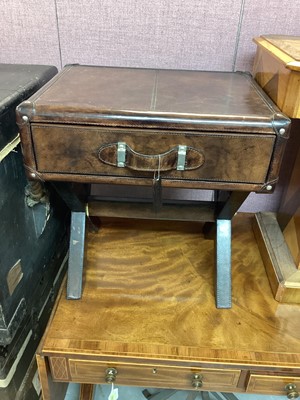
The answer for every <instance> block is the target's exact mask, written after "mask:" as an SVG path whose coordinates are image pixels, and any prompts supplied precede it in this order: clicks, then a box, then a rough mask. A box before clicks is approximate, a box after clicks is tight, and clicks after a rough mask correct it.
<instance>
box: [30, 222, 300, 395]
mask: <svg viewBox="0 0 300 400" xmlns="http://www.w3.org/2000/svg"><path fill="white" fill-rule="evenodd" d="M253 218H254V217H253V216H251V215H240V214H239V215H237V216H236V217H235V219H234V220H233V238H232V268H233V279H234V282H233V283H234V284H233V291H232V301H233V305H232V308H231V309H227V310H221V309H217V308H216V307H215V304H214V278H215V276H214V260H213V258H214V257H213V254H214V242H213V241H211V240H208V239H205V238H204V237H203V234H202V227H203V225H202V223H179V222H174V221H173V222H170V221H169V222H168V224H166V223H165V222H162V221H161V222H158V221H144V220H121V219H119V220H113V219H102V225H101V229H100V230H99V232H98V233H96V232H94V233H92V232H89V233H88V236H87V240H86V260H85V263H86V268H85V274H84V288H83V296H82V298H81V299H79V300H74V301H71V300H67V299H66V288H65V285H64V286H63V287H62V290H61V295H60V297H59V300H58V302H57V305H56V309H55V312H54V313H53V315H52V318H51V321H50V323H49V325H48V328H47V331H46V333H45V335H44V338H43V340H42V342H41V344H40V347H39V350H38V354H37V360H38V365H39V374H40V378H41V383H42V391H43V396H44V400H52V399H53V400H60V399H63V395H64V391H65V388H66V383H67V382H79V383H81V384H82V385H83V386H82V388H83V391H82V393H85V390H84V389H85V388H87V387H89V385H94V384H97V383H99V384H105V382H112V381H114V383H115V385H117V386H118V385H120V386H121V385H132V386H141V387H155V388H173V389H184V390H195V387H198V389H199V390H204V391H222V392H229V393H230V392H239V393H245V392H249V393H264V394H267V393H268V394H284V393H287V390H286V389H285V386H286V385H287V384H294V385H296V389H295V391H296V390H299V385H300V383H299V380H300V318H299V317H300V306H299V305H289V304H280V303H278V302H277V301H276V300H274V298H273V295H272V292H271V289H270V286H269V282H268V278H267V275H266V272H265V269H264V265H263V262H262V260H261V257H260V253H259V250H258V247H257V243H256V240H255V237H254V234H253V232H252V229H251V224H252V222H253ZM297 387H298V389H297ZM82 398H84V397H82Z"/></svg>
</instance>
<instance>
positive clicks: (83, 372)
mask: <svg viewBox="0 0 300 400" xmlns="http://www.w3.org/2000/svg"><path fill="white" fill-rule="evenodd" d="M109 368H115V370H116V371H117V374H116V379H115V383H116V384H120V385H132V386H146V387H157V388H159V387H161V388H174V389H193V379H194V378H195V375H198V376H197V377H196V381H197V380H200V381H201V384H202V385H201V384H200V386H199V389H200V388H201V389H203V390H210V389H213V390H224V391H230V390H234V389H235V388H236V387H237V383H238V380H239V376H240V370H234V369H232V370H230V369H229V370H221V369H220V370H219V369H206V368H205V369H202V368H189V367H188V368H187V367H173V366H161V365H145V364H126V363H108V362H101V361H88V360H76V359H71V360H69V370H70V377H71V380H72V381H76V382H81V383H84V382H88V383H105V381H106V373H107V372H106V371H107V369H109Z"/></svg>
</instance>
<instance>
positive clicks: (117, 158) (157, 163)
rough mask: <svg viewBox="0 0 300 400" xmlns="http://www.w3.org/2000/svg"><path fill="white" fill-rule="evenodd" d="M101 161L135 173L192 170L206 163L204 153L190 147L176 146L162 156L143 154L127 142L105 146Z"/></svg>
mask: <svg viewBox="0 0 300 400" xmlns="http://www.w3.org/2000/svg"><path fill="white" fill-rule="evenodd" d="M98 157H99V160H100V161H102V162H103V163H104V164H108V165H112V166H114V167H122V168H124V167H126V168H129V169H132V170H135V171H149V172H155V171H158V170H159V171H171V170H176V169H177V170H178V171H183V170H192V169H197V168H199V167H201V165H202V164H203V163H204V155H203V153H202V152H201V151H200V150H198V149H195V148H193V147H189V146H181V145H179V146H175V147H173V148H172V149H170V150H168V151H166V152H165V153H161V154H151V155H149V154H142V153H138V152H136V151H134V150H133V149H132V148H131V147H130V146H128V144H126V143H125V142H118V143H109V144H104V145H102V146H101V147H100V149H99V152H98Z"/></svg>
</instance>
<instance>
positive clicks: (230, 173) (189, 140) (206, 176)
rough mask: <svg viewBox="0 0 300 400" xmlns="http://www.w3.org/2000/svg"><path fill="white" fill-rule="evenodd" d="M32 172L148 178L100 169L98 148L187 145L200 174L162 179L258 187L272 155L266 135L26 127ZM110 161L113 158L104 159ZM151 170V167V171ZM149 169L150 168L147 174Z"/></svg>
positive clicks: (103, 166)
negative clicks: (200, 158)
mask: <svg viewBox="0 0 300 400" xmlns="http://www.w3.org/2000/svg"><path fill="white" fill-rule="evenodd" d="M32 137H33V141H34V144H35V153H36V159H37V169H38V171H40V172H46V173H61V174H75V173H80V174H85V175H99V176H107V177H109V176H120V177H136V178H138V177H140V178H141V177H146V178H149V179H152V178H153V172H151V170H150V172H148V171H135V170H132V169H129V168H118V167H116V166H113V165H109V164H104V163H103V162H101V161H100V160H99V148H100V147H101V146H102V145H103V144H108V143H111V142H117V141H122V142H126V143H127V144H128V145H129V146H130V147H132V148H134V149H135V151H137V152H141V153H145V154H149V155H151V154H154V153H156V152H157V151H161V152H165V151H168V150H169V149H170V148H173V147H175V146H177V145H178V144H180V145H187V146H188V147H192V148H195V149H197V150H198V151H199V152H200V153H201V154H203V155H204V158H205V162H204V163H203V165H202V166H201V168H197V169H194V170H186V171H177V170H176V169H175V170H170V171H165V172H164V171H162V174H161V177H162V179H180V180H182V181H184V180H193V181H195V182H194V185H195V187H197V186H198V187H201V183H200V182H198V183H197V182H196V181H199V180H206V181H214V182H215V184H216V182H218V181H223V182H224V181H225V182H251V183H260V184H263V183H264V182H265V180H266V175H267V172H268V167H269V164H270V160H271V157H272V154H273V147H274V137H273V136H271V135H250V134H247V135H241V134H240V135H239V134H228V135H225V134H222V135H220V134H218V133H214V132H207V133H202V134H200V133H199V134H198V135H196V134H195V133H193V134H189V132H184V131H183V132H182V133H181V134H179V132H178V131H167V132H159V131H152V130H147V131H144V130H138V129H136V130H127V129H107V128H106V129H105V128H97V127H89V128H88V129H87V128H86V127H84V126H75V125H74V126H72V125H69V126H62V125H43V124H33V125H32ZM110 156H113V155H110ZM152 166H153V165H152ZM150 167H151V164H150V166H149V168H150Z"/></svg>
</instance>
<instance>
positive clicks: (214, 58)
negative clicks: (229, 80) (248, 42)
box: [57, 0, 240, 70]
mask: <svg viewBox="0 0 300 400" xmlns="http://www.w3.org/2000/svg"><path fill="white" fill-rule="evenodd" d="M57 9H58V21H59V32H60V39H61V50H62V63H63V64H67V63H76V62H79V63H82V64H98V65H110V66H130V67H149V68H154V67H159V68H182V69H209V70H231V68H232V60H233V54H234V49H235V42H236V33H237V28H238V21H239V12H240V0H239V1H237V0H221V1H219V0H203V1H199V0H189V1H183V0H173V1H161V0H152V1H149V0H139V1H136V0H124V1H120V2H116V1H111V0H102V1H97V0H91V1H89V2H87V1H83V0H80V1H76V2H75V1H71V0H57Z"/></svg>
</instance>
